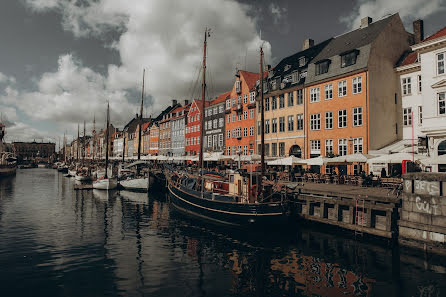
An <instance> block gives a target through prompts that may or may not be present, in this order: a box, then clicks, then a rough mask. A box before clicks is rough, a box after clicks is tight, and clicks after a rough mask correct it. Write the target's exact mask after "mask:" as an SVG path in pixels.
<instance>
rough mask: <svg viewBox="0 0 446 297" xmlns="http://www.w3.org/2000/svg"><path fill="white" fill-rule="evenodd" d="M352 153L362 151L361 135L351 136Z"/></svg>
mask: <svg viewBox="0 0 446 297" xmlns="http://www.w3.org/2000/svg"><path fill="white" fill-rule="evenodd" d="M353 153H354V154H359V153H362V137H357V138H353Z"/></svg>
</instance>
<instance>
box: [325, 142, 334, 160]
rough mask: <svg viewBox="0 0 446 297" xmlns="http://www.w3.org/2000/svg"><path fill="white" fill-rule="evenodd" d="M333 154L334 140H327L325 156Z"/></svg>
mask: <svg viewBox="0 0 446 297" xmlns="http://www.w3.org/2000/svg"><path fill="white" fill-rule="evenodd" d="M331 154H333V139H325V156H328V155H331Z"/></svg>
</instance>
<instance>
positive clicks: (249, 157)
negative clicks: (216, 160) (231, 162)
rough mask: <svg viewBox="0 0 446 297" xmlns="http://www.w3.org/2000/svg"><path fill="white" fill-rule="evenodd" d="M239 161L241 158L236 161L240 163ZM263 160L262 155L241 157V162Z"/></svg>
mask: <svg viewBox="0 0 446 297" xmlns="http://www.w3.org/2000/svg"><path fill="white" fill-rule="evenodd" d="M238 159H239V158H238V157H237V158H236V159H235V160H237V161H238ZM261 159H262V157H261V156H260V155H257V154H253V155H247V156H245V155H243V156H240V161H242V162H252V161H260V160H261Z"/></svg>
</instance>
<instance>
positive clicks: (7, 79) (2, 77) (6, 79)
mask: <svg viewBox="0 0 446 297" xmlns="http://www.w3.org/2000/svg"><path fill="white" fill-rule="evenodd" d="M0 83H15V78H14V77H13V76H7V75H6V74H4V73H1V72H0Z"/></svg>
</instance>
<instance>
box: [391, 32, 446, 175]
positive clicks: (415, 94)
mask: <svg viewBox="0 0 446 297" xmlns="http://www.w3.org/2000/svg"><path fill="white" fill-rule="evenodd" d="M411 48H412V51H413V52H412V53H409V54H408V55H407V56H406V57H405V58H404V59H403V61H402V62H401V63H400V65H399V66H398V67H397V72H398V73H400V84H401V94H402V108H403V112H402V116H403V119H402V120H403V139H405V140H411V139H412V123H413V134H414V138H415V142H418V150H419V151H421V152H423V153H426V154H428V155H429V156H434V157H435V156H439V155H444V154H446V103H445V102H446V67H445V64H446V27H445V28H443V29H441V30H440V31H438V32H437V33H435V34H433V35H432V36H430V37H428V38H426V39H424V40H423V39H422V40H421V41H420V42H418V43H416V44H414V45H413V46H412V47H411ZM412 115H413V116H412ZM432 171H434V172H436V171H445V172H446V164H439V165H433V166H432Z"/></svg>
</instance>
